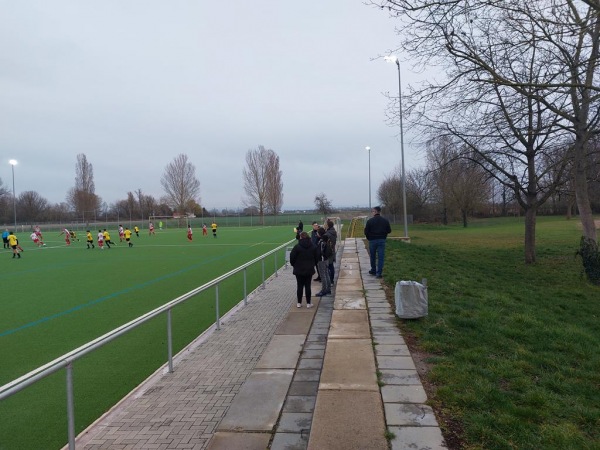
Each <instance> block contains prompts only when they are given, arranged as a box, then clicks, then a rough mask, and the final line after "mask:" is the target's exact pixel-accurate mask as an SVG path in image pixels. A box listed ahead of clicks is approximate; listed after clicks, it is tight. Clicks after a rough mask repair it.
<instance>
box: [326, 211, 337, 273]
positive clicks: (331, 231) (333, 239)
mask: <svg viewBox="0 0 600 450" xmlns="http://www.w3.org/2000/svg"><path fill="white" fill-rule="evenodd" d="M326 233H327V236H328V237H329V245H330V246H331V254H330V255H329V261H328V264H327V271H328V272H329V279H330V281H331V284H333V277H334V275H335V253H336V248H335V246H336V244H337V231H336V230H335V226H334V224H333V220H331V219H327V229H326Z"/></svg>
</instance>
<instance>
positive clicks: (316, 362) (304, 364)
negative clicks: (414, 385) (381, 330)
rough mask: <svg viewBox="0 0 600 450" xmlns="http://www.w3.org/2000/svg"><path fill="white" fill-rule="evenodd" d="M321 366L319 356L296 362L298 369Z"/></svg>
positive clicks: (321, 362) (321, 361) (318, 367)
mask: <svg viewBox="0 0 600 450" xmlns="http://www.w3.org/2000/svg"><path fill="white" fill-rule="evenodd" d="M321 367H323V360H322V359H320V358H319V359H316V358H302V359H301V360H300V363H299V364H298V369H320V368H321ZM394 368H396V367H394Z"/></svg>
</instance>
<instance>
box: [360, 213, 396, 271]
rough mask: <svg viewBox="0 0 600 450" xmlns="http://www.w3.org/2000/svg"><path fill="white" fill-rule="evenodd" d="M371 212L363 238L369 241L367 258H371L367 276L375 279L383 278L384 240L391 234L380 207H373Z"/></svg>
mask: <svg viewBox="0 0 600 450" xmlns="http://www.w3.org/2000/svg"><path fill="white" fill-rule="evenodd" d="M371 212H372V213H373V217H371V218H370V219H369V220H367V224H366V225H365V236H366V237H367V240H368V241H369V256H370V258H371V270H369V274H371V275H375V276H376V277H377V278H382V277H383V261H384V257H385V240H386V238H387V235H388V234H390V233H391V232H392V228H391V226H390V222H389V220H387V219H386V218H385V217H381V207H379V206H375V207H374V208H373V209H372V210H371Z"/></svg>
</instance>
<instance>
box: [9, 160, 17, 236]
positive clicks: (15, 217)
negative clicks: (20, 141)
mask: <svg viewBox="0 0 600 450" xmlns="http://www.w3.org/2000/svg"><path fill="white" fill-rule="evenodd" d="M9 163H10V165H11V168H12V188H13V189H12V191H13V215H14V219H15V233H16V232H17V197H16V195H15V166H16V165H17V161H16V160H14V159H11V160H10V161H9Z"/></svg>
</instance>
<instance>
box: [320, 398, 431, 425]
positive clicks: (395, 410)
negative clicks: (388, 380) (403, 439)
mask: <svg viewBox="0 0 600 450" xmlns="http://www.w3.org/2000/svg"><path fill="white" fill-rule="evenodd" d="M317 401H318V399H317ZM384 408H385V417H386V421H387V424H388V425H411V426H422V427H437V426H438V423H437V420H436V419H435V415H434V414H433V410H432V409H431V407H430V406H427V405H423V404H414V403H385V404H384Z"/></svg>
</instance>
